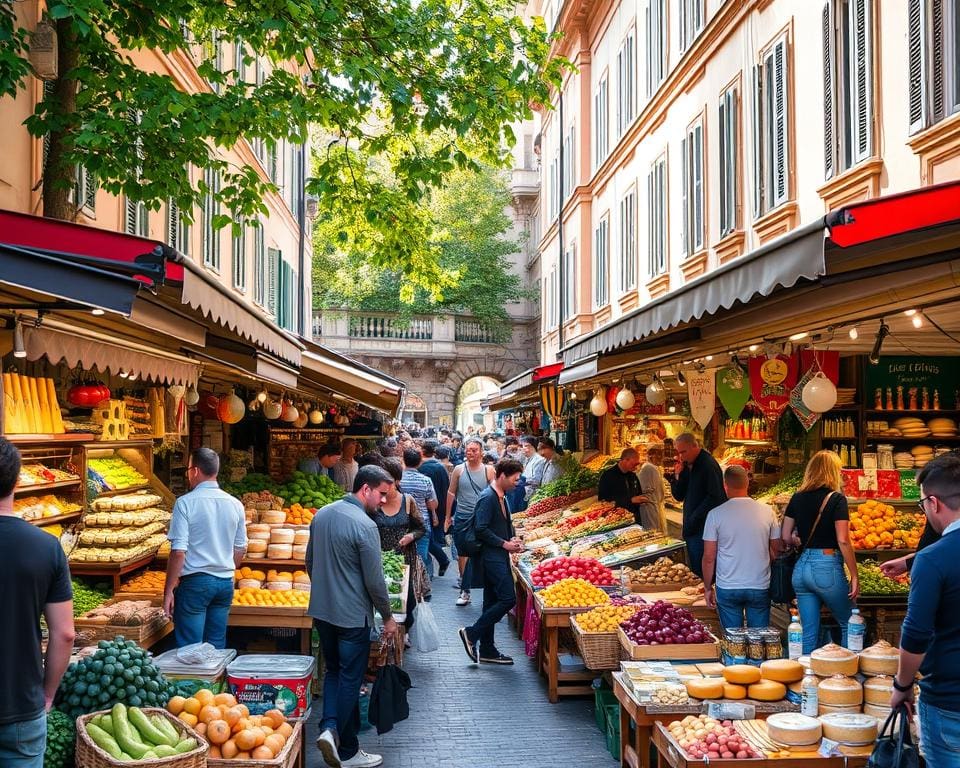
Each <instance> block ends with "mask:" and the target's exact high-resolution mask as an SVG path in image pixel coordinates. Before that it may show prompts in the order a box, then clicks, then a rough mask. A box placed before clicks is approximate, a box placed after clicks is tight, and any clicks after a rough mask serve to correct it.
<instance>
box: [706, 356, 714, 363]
mask: <svg viewBox="0 0 960 768" xmlns="http://www.w3.org/2000/svg"><path fill="white" fill-rule="evenodd" d="M704 360H706V361H708V362H709V361H710V360H713V355H707V356H706V357H705V358H704Z"/></svg>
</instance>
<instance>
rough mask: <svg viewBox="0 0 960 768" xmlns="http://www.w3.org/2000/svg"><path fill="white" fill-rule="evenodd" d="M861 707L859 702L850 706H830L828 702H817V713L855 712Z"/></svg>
mask: <svg viewBox="0 0 960 768" xmlns="http://www.w3.org/2000/svg"><path fill="white" fill-rule="evenodd" d="M861 709H862V707H861V706H860V705H859V704H854V705H853V706H850V707H831V706H830V705H829V704H817V714H818V715H832V714H841V715H843V714H857V713H858V712H860V710H861Z"/></svg>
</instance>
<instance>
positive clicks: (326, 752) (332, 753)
mask: <svg viewBox="0 0 960 768" xmlns="http://www.w3.org/2000/svg"><path fill="white" fill-rule="evenodd" d="M317 749H319V750H320V754H321V755H322V757H323V762H325V763H326V764H327V765H328V766H330V768H341V766H342V765H343V763H341V762H340V755H339V754H338V753H337V742H336V740H335V739H334V738H333V731H331V730H330V729H329V728H327V729H326V730H325V731H323V732H322V733H321V734H320V735H319V736H318V737H317Z"/></svg>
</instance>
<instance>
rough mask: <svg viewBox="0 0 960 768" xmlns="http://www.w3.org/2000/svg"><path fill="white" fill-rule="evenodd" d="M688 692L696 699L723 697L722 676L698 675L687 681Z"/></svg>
mask: <svg viewBox="0 0 960 768" xmlns="http://www.w3.org/2000/svg"><path fill="white" fill-rule="evenodd" d="M686 687H687V694H688V695H689V696H692V697H693V698H695V699H722V698H723V678H722V677H696V678H693V679H692V680H687V682H686Z"/></svg>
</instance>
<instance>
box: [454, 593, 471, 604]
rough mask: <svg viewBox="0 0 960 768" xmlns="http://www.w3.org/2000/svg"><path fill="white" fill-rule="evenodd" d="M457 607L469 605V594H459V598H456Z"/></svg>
mask: <svg viewBox="0 0 960 768" xmlns="http://www.w3.org/2000/svg"><path fill="white" fill-rule="evenodd" d="M457 605H470V593H469V592H461V593H460V597H458V598H457Z"/></svg>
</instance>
